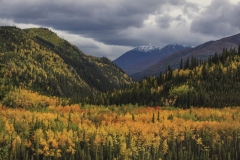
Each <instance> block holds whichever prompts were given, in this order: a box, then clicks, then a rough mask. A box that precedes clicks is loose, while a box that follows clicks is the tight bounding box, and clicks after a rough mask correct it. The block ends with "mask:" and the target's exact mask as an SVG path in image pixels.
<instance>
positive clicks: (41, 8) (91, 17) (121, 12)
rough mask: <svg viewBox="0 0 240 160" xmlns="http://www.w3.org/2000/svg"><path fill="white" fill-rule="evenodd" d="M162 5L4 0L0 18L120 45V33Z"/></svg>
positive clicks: (140, 23) (154, 1)
mask: <svg viewBox="0 0 240 160" xmlns="http://www.w3.org/2000/svg"><path fill="white" fill-rule="evenodd" d="M175 1H176V0H175ZM164 3H167V1H166V0H162V1H159V0H151V1H146V0H138V1H137V2H136V1H127V0H122V1H113V0H109V1H104V0H103V1H101V2H100V1H97V0H95V1H93V0H89V1H84V0H83V1H77V0H72V1H61V0H59V1H58V0H41V1H36V0H29V1H27V0H25V1H18V0H12V1H9V0H3V1H2V2H1V5H0V15H1V18H6V19H12V20H13V21H15V22H17V23H31V24H37V25H41V26H46V27H52V28H55V29H58V30H65V31H68V32H69V33H77V34H81V35H83V36H86V37H91V38H94V39H95V40H98V41H101V42H104V43H107V44H121V41H120V40H118V39H119V38H122V37H118V36H119V35H118V33H119V31H121V30H124V29H126V28H129V27H135V28H141V27H142V26H143V22H144V20H145V19H147V18H148V16H149V14H150V13H154V12H155V11H156V10H158V9H159V8H160V6H161V5H163V4H164ZM111 39H112V40H111ZM128 41H132V40H131V39H129V38H125V39H123V42H124V43H125V42H128Z"/></svg>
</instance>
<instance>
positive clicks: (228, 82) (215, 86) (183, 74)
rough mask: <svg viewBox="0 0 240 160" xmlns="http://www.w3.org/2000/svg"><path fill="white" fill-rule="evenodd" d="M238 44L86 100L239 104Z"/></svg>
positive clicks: (100, 101)
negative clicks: (202, 58)
mask: <svg viewBox="0 0 240 160" xmlns="http://www.w3.org/2000/svg"><path fill="white" fill-rule="evenodd" d="M239 88H240V46H239V48H238V50H237V49H234V48H232V49H230V50H227V49H223V51H222V54H218V53H215V54H214V55H212V56H210V57H209V58H208V59H207V60H197V59H196V58H194V57H190V58H188V59H187V60H186V61H185V62H183V61H182V60H180V65H179V69H176V70H172V69H171V66H168V67H167V69H166V72H165V73H160V75H159V76H158V77H146V78H144V79H143V80H141V81H139V82H136V83H133V84H131V85H127V86H125V87H124V88H122V89H119V90H115V91H114V92H108V93H107V94H101V95H99V96H97V97H93V98H92V101H90V103H93V104H104V105H112V104H116V105H123V104H130V103H131V104H134V105H135V104H138V105H145V106H146V105H148V106H158V105H159V106H171V105H173V106H176V107H181V108H189V107H190V106H198V107H202V106H203V107H224V106H237V105H239V104H240V99H239V96H240V90H239Z"/></svg>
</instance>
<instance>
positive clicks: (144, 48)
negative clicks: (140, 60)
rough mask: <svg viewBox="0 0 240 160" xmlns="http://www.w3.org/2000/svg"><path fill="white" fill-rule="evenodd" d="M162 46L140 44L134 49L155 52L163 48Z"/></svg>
mask: <svg viewBox="0 0 240 160" xmlns="http://www.w3.org/2000/svg"><path fill="white" fill-rule="evenodd" d="M161 49H162V46H152V45H150V46H139V47H136V48H134V49H133V50H134V51H139V52H153V51H157V50H161Z"/></svg>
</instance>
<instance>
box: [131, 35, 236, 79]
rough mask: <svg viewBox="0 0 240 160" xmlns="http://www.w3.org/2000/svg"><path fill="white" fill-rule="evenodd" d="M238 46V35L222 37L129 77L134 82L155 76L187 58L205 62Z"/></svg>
mask: <svg viewBox="0 0 240 160" xmlns="http://www.w3.org/2000/svg"><path fill="white" fill-rule="evenodd" d="M239 44H240V33H239V34H236V35H232V36H229V37H224V38H221V39H219V40H215V41H208V42H205V43H203V44H201V45H198V46H196V47H194V48H190V49H185V50H182V51H179V52H176V53H174V54H172V55H170V56H168V57H165V58H164V59H162V60H160V61H158V62H157V63H155V64H154V65H152V66H150V67H148V68H146V69H145V70H143V71H141V72H138V73H136V74H133V75H131V77H132V78H133V79H135V80H139V79H142V78H143V77H145V76H157V75H159V73H160V72H165V70H166V68H167V66H168V65H170V66H171V67H172V68H173V69H176V68H178V67H179V62H180V61H181V59H182V60H183V61H186V60H187V58H191V57H192V56H193V57H195V58H197V59H201V60H205V59H207V58H208V57H209V56H210V55H214V53H215V52H217V53H219V54H221V53H222V50H223V48H227V49H230V48H237V47H238V45H239Z"/></svg>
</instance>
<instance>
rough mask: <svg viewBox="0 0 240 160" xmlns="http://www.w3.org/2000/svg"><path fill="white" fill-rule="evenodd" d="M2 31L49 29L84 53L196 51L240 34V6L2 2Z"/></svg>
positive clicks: (111, 0) (202, 0)
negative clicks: (149, 48) (173, 47)
mask: <svg viewBox="0 0 240 160" xmlns="http://www.w3.org/2000/svg"><path fill="white" fill-rule="evenodd" d="M0 25H15V26H17V27H20V28H29V27H48V28H50V29H51V30H53V31H54V32H56V33H57V34H58V35H59V36H61V37H62V38H64V39H66V40H68V41H70V42H71V43H73V44H75V45H76V46H78V47H79V48H80V49H81V50H82V51H83V52H84V53H86V54H91V55H94V56H98V57H102V56H106V57H108V58H109V59H111V60H114V59H116V58H117V57H119V56H120V55H122V54H123V53H125V52H126V51H128V50H130V49H133V48H134V47H136V46H142V45H157V46H164V45H167V44H183V45H191V46H196V45H199V44H201V43H203V42H206V41H209V40H216V39H219V38H222V37H226V36H231V35H234V34H237V33H240V0H0Z"/></svg>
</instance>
